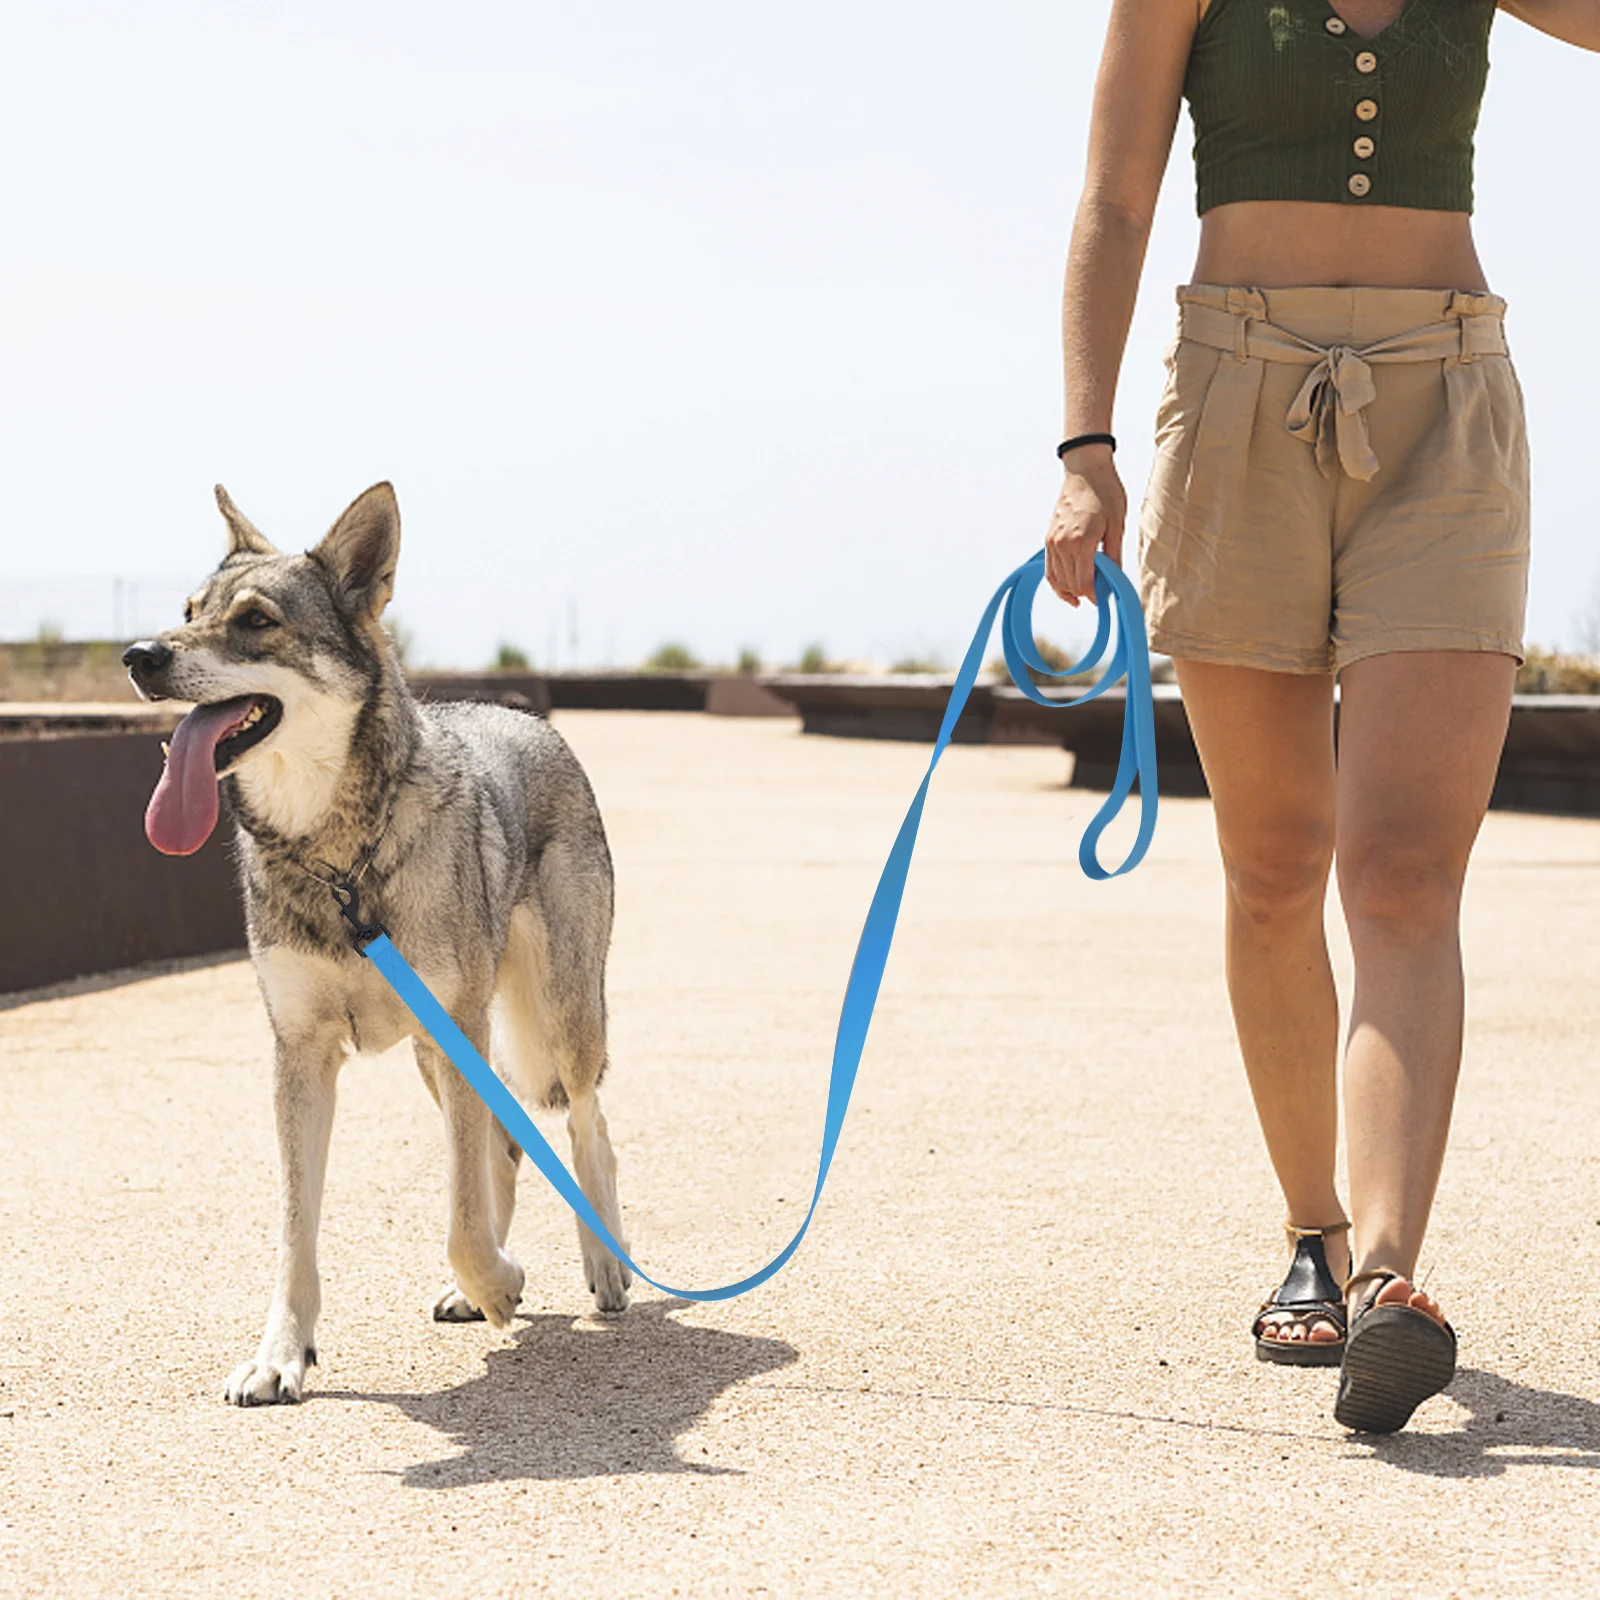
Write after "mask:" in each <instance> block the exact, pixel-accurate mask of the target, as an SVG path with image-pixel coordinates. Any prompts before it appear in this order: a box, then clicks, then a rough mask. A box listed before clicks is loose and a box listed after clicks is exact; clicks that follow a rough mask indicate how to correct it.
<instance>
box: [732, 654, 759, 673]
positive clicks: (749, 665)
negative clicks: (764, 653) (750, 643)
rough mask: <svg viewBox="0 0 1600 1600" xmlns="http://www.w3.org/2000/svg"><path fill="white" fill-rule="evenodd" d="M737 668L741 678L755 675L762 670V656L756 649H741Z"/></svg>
mask: <svg viewBox="0 0 1600 1600" xmlns="http://www.w3.org/2000/svg"><path fill="white" fill-rule="evenodd" d="M736 670H737V671H738V674H739V676H740V677H741V678H753V677H755V675H756V674H757V673H758V672H759V671H760V670H761V657H760V656H759V655H758V654H757V653H756V652H755V651H754V650H741V651H740V652H739V665H738V667H737V669H736Z"/></svg>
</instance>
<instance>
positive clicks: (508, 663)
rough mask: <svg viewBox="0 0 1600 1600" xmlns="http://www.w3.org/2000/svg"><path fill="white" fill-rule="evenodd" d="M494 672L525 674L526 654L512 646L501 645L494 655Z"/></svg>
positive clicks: (526, 667) (526, 665)
mask: <svg viewBox="0 0 1600 1600" xmlns="http://www.w3.org/2000/svg"><path fill="white" fill-rule="evenodd" d="M494 665H495V671H496V672H526V671H527V670H528V653H527V651H525V650H522V649H520V648H519V647H518V646H516V645H514V644H502V645H501V646H500V648H499V649H498V650H496V651H495V653H494Z"/></svg>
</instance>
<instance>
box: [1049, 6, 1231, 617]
mask: <svg viewBox="0 0 1600 1600" xmlns="http://www.w3.org/2000/svg"><path fill="white" fill-rule="evenodd" d="M1199 16H1200V0H1114V4H1113V6H1112V11H1111V21H1110V25H1109V26H1108V28H1107V30H1106V43H1105V51H1104V53H1103V55H1102V56H1101V59H1100V72H1099V76H1098V78H1097V79H1096V82H1095V92H1094V109H1093V113H1092V116H1091V119H1090V127H1089V157H1088V162H1087V164H1086V167H1085V171H1084V183H1083V194H1082V196H1081V198H1080V199H1079V202H1078V210H1077V216H1076V218H1075V219H1074V222H1073V228H1072V243H1071V246H1070V248H1069V250H1068V252H1067V278H1066V289H1065V293H1064V295H1063V298H1062V308H1061V346H1062V356H1063V364H1064V367H1065V376H1066V413H1065V419H1064V420H1065V432H1064V435H1063V436H1064V437H1071V436H1072V435H1073V434H1078V433H1100V432H1109V431H1110V429H1111V407H1112V401H1113V399H1114V398H1115V396H1116V389H1117V374H1118V371H1119V369H1120V368H1121V365H1122V353H1123V349H1124V347H1125V346H1126V344H1127V342H1128V327H1129V324H1130V323H1131V322H1132V320H1133V307H1134V301H1135V299H1136V298H1137V296H1138V292H1139V274H1140V270H1141V269H1142V267H1143V265H1144V253H1145V246H1146V245H1147V244H1148V242H1149V239H1150V223H1151V219H1152V218H1153V216H1154V214H1155V208H1156V197H1157V195H1158V194H1159V193H1160V190H1161V178H1162V174H1163V173H1164V172H1165V170H1166V165H1167V156H1168V154H1169V153H1170V152H1171V149H1172V135H1173V130H1174V129H1175V128H1176V127H1177V124H1178V109H1179V107H1180V105H1181V104H1182V100H1183V77H1184V72H1185V70H1186V68H1187V65H1188V60H1189V45H1190V41H1191V40H1192V39H1193V37H1194V30H1195V27H1196V24H1197V23H1198V21H1199ZM1065 466H1066V480H1065V482H1064V483H1063V485H1062V489H1061V497H1060V499H1059V501H1058V502H1057V504H1056V509H1055V514H1054V516H1053V517H1052V518H1051V523H1050V531H1049V534H1048V535H1047V537H1046V540H1045V551H1046V571H1047V575H1048V577H1049V581H1050V586H1051V588H1052V589H1054V590H1055V592H1056V593H1057V594H1059V595H1060V596H1061V598H1062V599H1063V600H1066V601H1067V602H1068V603H1069V604H1071V605H1076V604H1077V603H1078V600H1079V598H1080V597H1087V596H1092V595H1093V593H1094V555H1095V551H1096V550H1097V549H1098V548H1099V547H1100V545H1101V544H1104V545H1105V548H1106V554H1107V555H1108V556H1110V557H1111V559H1112V560H1113V561H1120V560H1121V559H1122V527H1123V521H1124V518H1125V517H1126V514H1127V496H1126V494H1125V493H1124V492H1123V488H1122V483H1121V481H1120V479H1119V478H1118V477H1117V471H1116V467H1115V466H1114V465H1113V463H1112V460H1111V451H1110V448H1109V447H1108V446H1106V445H1083V446H1080V447H1079V448H1078V449H1076V450H1073V451H1070V452H1068V454H1067V457H1066V461H1065Z"/></svg>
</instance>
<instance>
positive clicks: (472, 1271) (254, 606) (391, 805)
mask: <svg viewBox="0 0 1600 1600" xmlns="http://www.w3.org/2000/svg"><path fill="white" fill-rule="evenodd" d="M217 502H218V504H219V506H220V507H221V509H222V513H223V516H224V518H225V519H226V521H227V524H228V530H229V545H228V553H227V556H226V558H225V559H224V560H223V562H222V564H221V566H219V567H218V568H217V570H216V571H215V573H213V574H212V576H211V577H210V579H209V580H208V581H207V582H206V583H205V585H204V586H203V587H202V588H201V589H200V590H199V591H198V592H197V593H196V594H195V595H194V596H193V598H192V599H191V600H190V602H189V606H188V608H187V610H186V618H187V620H186V621H185V623H184V625H183V626H182V627H179V628H174V629H172V630H171V631H170V632H167V633H164V634H162V635H160V637H159V639H157V640H154V641H146V642H142V643H141V644H140V645H136V646H134V647H133V648H132V649H130V651H129V653H128V659H129V661H130V665H131V670H132V673H133V677H134V681H135V684H136V685H137V687H138V688H139V689H140V691H141V692H142V693H144V694H145V695H147V696H150V697H171V698H175V699H181V700H193V701H198V702H201V703H202V704H210V703H215V702H219V701H226V700H231V699H234V698H236V697H239V696H244V695H256V696H262V697H270V698H269V699H265V700H263V702H262V703H263V704H264V705H268V706H271V705H272V703H273V702H275V703H276V706H277V707H279V708H281V713H280V715H279V720H278V721H277V722H276V724H275V725H274V726H273V727H272V728H271V731H270V732H269V733H268V734H267V735H266V737H265V738H261V739H260V740H259V742H257V743H255V744H254V745H253V746H251V747H250V748H248V749H245V750H243V751H242V753H240V754H239V755H238V756H237V759H233V758H232V757H230V756H228V755H227V753H226V750H225V748H219V750H218V753H217V756H216V762H217V765H218V766H219V768H222V769H224V770H222V772H221V774H220V777H221V785H222V790H223V793H224V795H225V797H226V798H227V800H228V802H229V804H230V807H231V810H232V813H233V817H234V821H235V825H236V828H237V836H238V857H239V866H240V874H241V878H242V881H243V887H244V899H245V909H246V916H247V921H248V926H249V939H250V954H251V957H252V959H253V961H254V963H255V968H256V974H257V977H258V979H259V981H260V984H261V992H262V994H263V996H264V997H265V1000H266V1005H267V1011H268V1013H269V1015H270V1017H271V1019H272V1027H273V1032H274V1034H275V1035H276V1068H275V1076H274V1093H275V1100H276V1109H277V1126H278V1146H279V1155H280V1160H281V1168H282V1170H281V1205H282V1235H281V1242H280V1246H279V1263H278V1278H277V1289H276V1292H275V1294H274V1296H273V1300H272V1306H271V1309H270V1311H269V1312H268V1314H267V1323H266V1330H265V1332H264V1333H263V1334H262V1337H261V1344H260V1348H259V1349H258V1350H257V1351H256V1354H255V1356H254V1358H253V1359H251V1360H249V1361H246V1362H245V1363H244V1364H243V1365H242V1366H240V1367H239V1368H238V1369H237V1370H236V1371H235V1372H234V1373H233V1375H232V1376H231V1377H230V1378H229V1380H228V1384H227V1395H228V1398H229V1399H230V1400H232V1401H234V1402H236V1403H237V1404H239V1405H252V1404H258V1403H266V1402H272V1401H280V1400H289V1401H292V1400H298V1399H299V1397H300V1393H301V1388H302V1385H303V1383H304V1381H305V1374H306V1368H307V1366H308V1365H310V1364H312V1363H314V1362H315V1360H316V1322H317V1315H318V1311H319V1307H320V1302H321V1291H320V1284H319V1279H318V1273H317V1224H318V1214H319V1210H320V1207H321V1202H322V1188H323V1174H324V1170H325V1168H326V1164H327V1153H328V1136H329V1131H330V1129H331V1127H332V1123H333V1110H334V1085H335V1080H336V1079H337V1077H338V1073H339V1067H340V1064H341V1062H342V1061H343V1060H344V1058H345V1056H346V1054H347V1053H348V1052H350V1051H351V1050H356V1051H378V1050H383V1049H386V1048H388V1047H389V1046H390V1045H392V1044H394V1043H395V1042H396V1041H397V1040H399V1039H401V1038H403V1037H405V1036H406V1035H411V1036H412V1037H413V1039H414V1042H415V1049H416V1056H417V1063H418V1066H419V1067H420V1068H421V1071H422V1076H423V1079H424V1081H425V1082H426V1084H427V1086H428V1090H429V1092H430V1093H431V1094H432V1096H433V1098H434V1100H435V1101H436V1102H437V1103H438V1105H439V1108H440V1110H441V1112H442V1113H443V1115H444V1122H445V1128H446V1136H447V1143H448V1148H449V1187H450V1228H449V1236H448V1255H449V1261H450V1266H451V1269H452V1270H453V1272H454V1273H455V1279H456V1282H455V1286H454V1287H453V1288H451V1289H450V1290H448V1291H447V1292H446V1293H445V1294H444V1295H443V1296H442V1297H441V1298H440V1300H439V1302H438V1304H437V1305H436V1306H435V1307H434V1315H435V1317H437V1318H439V1319H440V1320H443V1321H452V1320H466V1319H470V1318H476V1317H478V1316H480V1315H481V1316H483V1317H487V1318H488V1319H489V1321H491V1322H493V1323H495V1324H497V1325H501V1324H504V1323H506V1322H508V1321H509V1320H510V1318H511V1315H512V1312H513V1310H514V1309H515V1307H516V1305H517V1301H518V1298H519V1296H520V1294H521V1291H522V1282H523V1274H522V1268H521V1267H519V1266H518V1265H517V1263H516V1262H515V1261H514V1260H513V1259H512V1258H511V1256H510V1255H508V1254H507V1252H506V1233H507V1230H508V1229H509V1227H510V1225H511V1213H512V1206H513V1203H514V1200H515V1196H516V1180H517V1170H518V1164H519V1162H520V1160H521V1156H522V1152H521V1150H520V1149H519V1148H518V1147H517V1145H516V1144H515V1143H514V1142H513V1141H512V1140H511V1139H510V1138H509V1137H508V1136H507V1135H506V1133H505V1131H504V1130H503V1129H502V1128H501V1127H500V1125H499V1124H498V1123H497V1122H495V1121H494V1119H493V1118H492V1117H491V1116H490V1114H489V1112H488V1111H487V1110H486V1109H485V1107H484V1105H483V1103H482V1101H481V1100H479V1098H478V1096H477V1095H476V1094H475V1093H474V1092H473V1090H472V1088H471V1087H470V1086H469V1085H468V1084H467V1083H466V1082H465V1080H464V1079H462V1077H461V1076H460V1074H459V1073H457V1071H456V1070H455V1068H454V1067H453V1066H451V1064H450V1062H449V1061H448V1059H447V1058H446V1057H445V1056H444V1055H443V1054H442V1052H441V1051H440V1050H439V1049H438V1048H437V1046H435V1045H434V1044H433V1043H432V1041H431V1040H430V1039H429V1038H428V1037H427V1036H426V1035H424V1034H421V1033H420V1032H419V1030H418V1029H417V1026H416V1023H415V1021H414V1019H413V1018H412V1016H411V1014H410V1013H409V1012H408V1011H407V1010H406V1009H405V1008H404V1007H403V1006H402V1005H401V1004H400V1002H399V1001H398V1000H397V999H396V998H395V996H394V994H393V993H392V991H391V990H390V989H389V987H388V985H387V984H386V983H385V982H384V980H383V978H382V977H381V976H380V974H379V973H378V972H377V970H376V969H375V968H374V967H373V966H372V965H371V963H370V962H368V961H367V960H366V959H365V958H364V957H362V956H361V955H360V954H358V953H357V952H356V951H355V949H354V948H353V947H352V944H351V937H350V929H349V927H348V926H347V924H346V923H344V922H343V921H342V920H341V918H340V915H339V910H338V907H337V906H336V904H335V902H334V899H333V896H332V895H331V894H330V892H329V889H328V887H327V886H326V884H325V883H323V882H320V881H318V879H317V878H316V877H315V876H313V875H312V874H311V872H308V871H307V870H306V869H307V867H312V868H316V867H317V864H319V863H327V864H329V865H330V866H332V867H334V868H336V869H338V870H339V871H340V872H345V871H348V870H349V869H350V868H351V867H352V866H353V865H354V864H355V863H356V862H357V861H358V859H359V858H360V857H361V856H362V854H363V852H364V851H365V850H366V849H367V848H368V847H370V846H371V845H372V844H373V843H374V841H379V842H378V843H377V848H376V852H375V853H374V854H373V856H372V858H371V861H370V864H369V865H368V866H367V868H366V870H365V872H364V874H363V876H362V878H361V882H360V893H361V910H362V914H363V916H364V917H365V918H366V919H368V920H376V921H380V922H382V923H383V924H384V925H385V926H386V927H387V929H388V931H389V933H390V936H391V937H392V938H393V940H394V943H395V945H396V946H397V948H398V949H399V950H400V951H401V953H402V954H403V955H404V956H405V957H406V959H407V960H408V961H409V962H410V963H411V964H412V966H413V967H415V968H416V970H417V971H418V973H419V974H420V975H421V976H422V978H423V981H424V982H426V983H427V984H428V986H429V987H430V988H431V989H432V990H433V992H434V993H435V994H436V995H437V996H438V997H439V999H440V1001H441V1002H442V1003H443V1004H444V1006H445V1008H446V1009H447V1010H448V1011H449V1012H450V1013H451V1015H452V1016H453V1017H454V1018H455V1019H456V1021H457V1022H458V1023H459V1024H460V1026H461V1028H462V1030H463V1031H464V1032H465V1033H466V1035H467V1037H468V1038H469V1039H471V1040H472V1042H473V1044H474V1045H475V1046H476V1047H477V1048H478V1050H479V1051H480V1052H481V1053H482V1054H483V1055H484V1056H486V1057H487V1058H489V1059H490V1060H491V1061H492V1062H493V1064H494V1067H495V1070H496V1071H497V1072H498V1073H499V1074H500V1075H501V1077H503V1078H504V1079H505V1080H506V1081H507V1083H508V1084H510V1086H511V1087H512V1088H513V1089H514V1090H515V1091H516V1092H517V1093H518V1094H519V1095H520V1096H521V1097H522V1099H523V1100H524V1102H525V1103H539V1104H543V1105H546V1106H565V1107H566V1108H567V1124H568V1130H569V1133H570V1135H571V1140H572V1156H573V1162H574V1166H575V1169H576V1173H577V1177H578V1181H579V1183H580V1184H581V1185H582V1187H583V1191H584V1193H585V1194H586V1195H587V1196H588V1197H589V1199H590V1201H591V1202H592V1204H593V1205H594V1207H595V1209H596V1210H597V1211H598V1212H599V1213H600V1215H601V1216H602V1217H603V1218H604V1219H605V1221H606V1224H607V1226H608V1227H610V1228H611V1229H612V1231H613V1233H614V1235H615V1236H616V1237H617V1238H618V1239H619V1240H622V1239H623V1234H622V1228H621V1219H620V1215H619V1211H618V1205H617V1193H616V1160H615V1157H614V1156H613V1154H612V1150H611V1144H610V1141H609V1139H608V1137H607V1133H606V1124H605V1118H604V1117H603V1116H602V1115H601V1113H600V1107H599V1103H598V1100H597V1098H596V1089H597V1086H598V1085H599V1083H600V1079H601V1076H602V1075H603V1073H604V1071H605V1067H606V1015H605V959H606V951H607V947H608V945H609V942H610V936H611V917H612V873H611V857H610V853H609V851H608V849H607V847H606V838H605V832H604V829H603V828H602V826H601V822H600V814H599V811H598V809H597V807H596V804H595V799H594V794H593V792H592V791H591V789H590V787H589V783H588V780H587V779H586V778H585V776H584V774H583V770H582V768H581V767H580V766H579V765H578V762H577V759H576V757H575V756H574V755H573V754H572V751H571V750H570V749H569V748H568V746H567V744H566V743H565V741H564V740H563V739H562V738H561V737H560V735H559V734H557V733H556V732H555V731H554V730H553V729H552V728H551V727H550V726H549V725H548V724H547V723H545V722H544V721H542V720H540V719H538V718H535V717H531V716H527V715H525V714H523V713H521V712H518V711H512V710H509V709H506V708H503V707H500V706H490V705H425V704H419V703H418V702H417V701H416V700H415V699H413V697H412V695H411V693H410V692H409V690H408V689H407V686H406V682H405V678H404V676H403V675H402V673H401V670H400V666H399V662H398V660H397V659H396V656H395V652H394V649H393V647H392V645H391V643H390V641H389V639H388V637H387V635H386V633H385V631H384V629H383V627H382V625H381V622H380V618H381V616H382V613H383V610H384V607H385V606H386V605H387V603H388V601H389V597H390V595H391V594H392V593H393V590H394V575H395V563H396V560H397V558H398V556H399V550H400V515H399V508H398V506H397V504H396V502H395V496H394V491H393V489H392V488H391V487H390V486H389V485H388V484H387V483H380V484H378V485H376V486H375V487H374V488H371V489H369V490H367V492H366V493H365V494H363V495H362V496H360V498H359V499H357V500H356V501H355V502H354V503H353V504H352V505H351V506H350V507H349V508H348V509H347V510H346V511H345V512H344V514H343V515H342V516H341V517H340V518H339V519H338V521H337V522H335V523H334V525H333V527H332V529H331V530H330V531H329V532H328V534H327V536H326V537H325V538H324V539H323V540H322V542H321V543H320V544H318V545H317V546H316V548H315V549H313V550H311V551H309V552H308V553H307V554H305V555H286V554H283V553H281V552H279V551H278V550H276V549H275V548H274V547H273V546H272V545H271V544H269V543H268V541H267V540H266V539H265V538H264V537H263V536H262V535H261V534H260V533H259V532H258V531H257V530H256V529H255V527H253V526H252V525H251V523H250V522H249V521H247V520H246V519H245V517H244V516H242V515H241V514H240V512H239V511H238V510H237V509H236V508H235V507H234V505H233V503H232V501H230V500H229V498H228V496H227V494H226V493H225V492H224V491H223V490H222V489H221V488H220V487H219V488H218V490H217ZM226 743H227V741H224V746H226ZM578 1231H579V1239H580V1244H581V1247H582V1254H583V1262H584V1268H585V1271H586V1273H587V1275H588V1280H589V1287H590V1289H591V1290H592V1291H593V1293H594V1297H595V1300H596V1302H597V1304H598V1306H599V1308H600V1309H601V1310H602V1311H608V1312H609V1311H620V1310H622V1309H623V1308H624V1307H625V1306H626V1305H627V1302H628V1296H627V1288H628V1283H629V1274H628V1273H627V1271H626V1270H625V1269H624V1268H623V1267H622V1266H621V1264H620V1263H619V1262H618V1261H617V1260H616V1259H615V1258H614V1257H613V1256H612V1255H611V1254H610V1253H609V1252H608V1251H606V1250H604V1249H602V1248H601V1246H600V1245H599V1244H598V1243H597V1242H596V1240H595V1239H594V1238H593V1236H592V1235H590V1234H589V1233H588V1231H587V1230H586V1229H584V1228H582V1227H581V1226H580V1227H579V1230H578Z"/></svg>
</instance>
